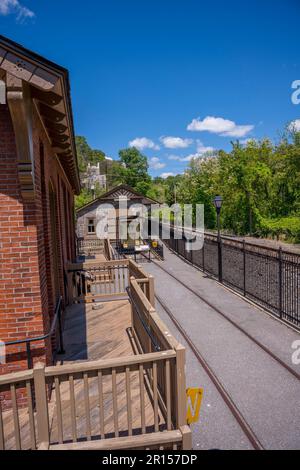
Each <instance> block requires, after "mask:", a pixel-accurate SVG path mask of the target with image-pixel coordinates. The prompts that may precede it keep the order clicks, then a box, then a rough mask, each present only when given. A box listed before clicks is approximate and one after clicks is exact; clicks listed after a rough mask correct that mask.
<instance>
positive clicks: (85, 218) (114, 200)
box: [77, 184, 159, 240]
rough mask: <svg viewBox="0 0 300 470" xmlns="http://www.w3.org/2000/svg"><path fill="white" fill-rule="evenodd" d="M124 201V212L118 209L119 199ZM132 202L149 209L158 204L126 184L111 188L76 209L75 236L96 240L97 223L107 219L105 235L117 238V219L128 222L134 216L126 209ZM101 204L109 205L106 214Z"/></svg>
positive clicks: (112, 238) (113, 238)
mask: <svg viewBox="0 0 300 470" xmlns="http://www.w3.org/2000/svg"><path fill="white" fill-rule="evenodd" d="M120 199H123V200H125V201H126V210H125V213H124V214H123V213H121V212H120V211H119V201H120ZM134 204H137V205H140V204H142V205H143V206H145V207H146V208H147V210H148V211H150V208H151V205H153V204H159V203H158V202H157V201H154V200H153V199H150V198H148V197H145V196H143V195H142V194H140V193H138V192H137V191H135V190H134V189H133V188H131V187H130V186H128V185H126V184H122V185H120V186H117V187H115V188H113V189H112V190H111V191H109V192H107V193H105V194H103V195H102V196H100V197H99V198H97V199H95V200H94V201H92V202H90V203H89V204H87V205H85V206H84V207H82V208H81V209H79V210H78V211H77V237H78V238H79V239H85V240H97V238H98V237H97V233H96V231H97V224H98V223H100V224H101V221H102V220H104V218H105V219H107V221H108V225H109V226H108V227H107V235H108V238H110V239H111V240H115V239H118V238H119V233H118V229H119V219H120V218H122V219H123V220H125V219H126V220H127V222H128V223H129V222H130V221H132V220H133V219H135V218H136V216H132V217H130V216H129V217H128V214H127V211H128V210H129V209H130V207H132V206H133V205H134ZM103 205H109V206H110V207H111V208H112V209H108V212H107V214H105V211H104V210H103Z"/></svg>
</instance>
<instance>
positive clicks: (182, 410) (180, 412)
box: [176, 344, 186, 429]
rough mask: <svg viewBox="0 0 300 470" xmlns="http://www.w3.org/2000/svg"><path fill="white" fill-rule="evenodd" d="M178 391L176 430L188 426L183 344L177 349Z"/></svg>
mask: <svg viewBox="0 0 300 470" xmlns="http://www.w3.org/2000/svg"><path fill="white" fill-rule="evenodd" d="M176 390H177V403H176V406H177V410H176V428H177V429H179V428H180V427H181V426H185V425H186V382H185V348H184V347H183V346H182V345H181V344H179V345H178V346H177V348H176Z"/></svg>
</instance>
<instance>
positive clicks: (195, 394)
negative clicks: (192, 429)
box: [186, 388, 203, 424]
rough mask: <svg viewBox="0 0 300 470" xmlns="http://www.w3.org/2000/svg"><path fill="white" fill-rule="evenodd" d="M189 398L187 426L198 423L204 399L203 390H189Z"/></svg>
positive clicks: (187, 393) (187, 396) (187, 392)
mask: <svg viewBox="0 0 300 470" xmlns="http://www.w3.org/2000/svg"><path fill="white" fill-rule="evenodd" d="M186 398H187V416H186V420H187V424H192V423H197V421H198V420H199V415H200V408H201V403H202V398H203V388H188V389H187V391H186Z"/></svg>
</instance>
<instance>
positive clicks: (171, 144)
mask: <svg viewBox="0 0 300 470" xmlns="http://www.w3.org/2000/svg"><path fill="white" fill-rule="evenodd" d="M160 141H161V142H162V144H163V145H164V146H165V147H166V148H168V149H179V148H181V149H185V148H187V147H189V146H190V145H191V144H192V143H193V140H192V139H182V138H181V137H170V136H169V137H161V138H160Z"/></svg>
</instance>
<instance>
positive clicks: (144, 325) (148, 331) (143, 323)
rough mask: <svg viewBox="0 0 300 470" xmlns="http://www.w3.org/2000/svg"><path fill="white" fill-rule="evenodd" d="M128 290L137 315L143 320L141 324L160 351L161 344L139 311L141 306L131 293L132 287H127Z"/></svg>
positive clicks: (157, 350)
mask: <svg viewBox="0 0 300 470" xmlns="http://www.w3.org/2000/svg"><path fill="white" fill-rule="evenodd" d="M126 291H127V294H128V297H129V300H130V303H132V304H133V305H134V307H135V310H136V313H137V316H138V317H139V320H140V322H141V324H142V325H143V327H144V330H145V331H146V333H147V335H148V336H149V338H150V341H151V343H152V345H153V347H154V349H155V351H156V352H160V351H161V347H160V346H159V344H158V343H157V341H156V340H155V337H154V336H153V334H152V333H151V330H150V328H149V326H148V325H147V324H146V322H145V321H144V320H143V318H142V315H141V314H140V312H139V307H138V306H137V304H136V302H135V301H134V299H133V297H132V295H131V292H130V287H127V288H126Z"/></svg>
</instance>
